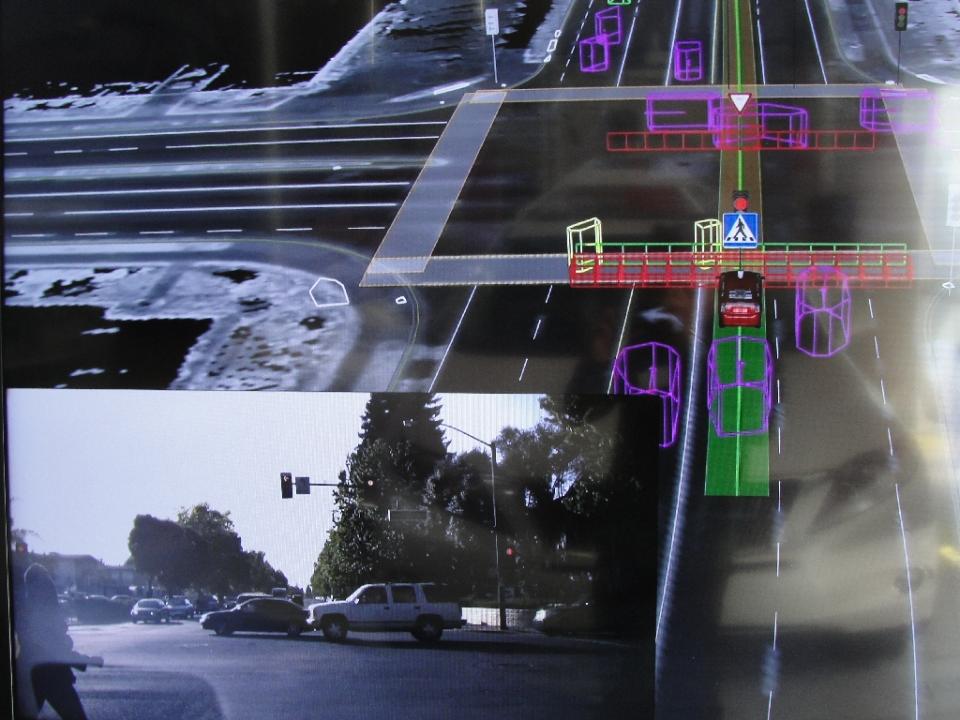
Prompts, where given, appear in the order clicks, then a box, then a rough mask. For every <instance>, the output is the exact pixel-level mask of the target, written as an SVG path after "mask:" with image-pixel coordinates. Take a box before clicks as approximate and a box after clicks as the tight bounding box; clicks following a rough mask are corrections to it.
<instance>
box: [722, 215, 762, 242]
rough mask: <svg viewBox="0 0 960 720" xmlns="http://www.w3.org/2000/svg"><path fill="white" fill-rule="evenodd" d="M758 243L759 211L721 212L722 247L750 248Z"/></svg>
mask: <svg viewBox="0 0 960 720" xmlns="http://www.w3.org/2000/svg"><path fill="white" fill-rule="evenodd" d="M759 244H760V213H755V212H732V213H724V214H723V249H724V250H752V249H753V248H755V247H757V246H758V245H759Z"/></svg>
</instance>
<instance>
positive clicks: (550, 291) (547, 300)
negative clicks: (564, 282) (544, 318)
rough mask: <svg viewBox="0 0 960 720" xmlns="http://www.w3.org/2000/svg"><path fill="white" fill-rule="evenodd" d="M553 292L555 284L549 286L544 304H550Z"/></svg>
mask: <svg viewBox="0 0 960 720" xmlns="http://www.w3.org/2000/svg"><path fill="white" fill-rule="evenodd" d="M552 293H553V285H551V286H550V287H548V288H547V299H546V300H544V301H543V304H544V305H549V304H550V295H551V294H552Z"/></svg>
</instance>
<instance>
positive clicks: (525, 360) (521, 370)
mask: <svg viewBox="0 0 960 720" xmlns="http://www.w3.org/2000/svg"><path fill="white" fill-rule="evenodd" d="M529 361H530V358H524V359H523V367H522V368H520V377H518V378H517V382H523V374H524V373H525V372H526V371H527V363H528V362H529Z"/></svg>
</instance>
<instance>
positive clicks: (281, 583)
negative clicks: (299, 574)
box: [243, 550, 287, 592]
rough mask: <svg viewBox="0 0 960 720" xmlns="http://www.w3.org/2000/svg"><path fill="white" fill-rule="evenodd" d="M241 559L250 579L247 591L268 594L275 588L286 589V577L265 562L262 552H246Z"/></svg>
mask: <svg viewBox="0 0 960 720" xmlns="http://www.w3.org/2000/svg"><path fill="white" fill-rule="evenodd" d="M243 557H244V559H245V561H246V563H247V568H248V575H249V578H250V583H249V584H250V588H249V589H251V590H259V591H261V592H269V591H270V590H271V589H273V588H275V587H283V588H285V587H287V576H286V575H284V574H283V573H282V572H280V571H279V570H275V569H274V568H273V566H272V565H270V563H268V562H267V559H266V557H265V556H264V553H263V551H262V550H254V551H251V552H246V553H244V554H243Z"/></svg>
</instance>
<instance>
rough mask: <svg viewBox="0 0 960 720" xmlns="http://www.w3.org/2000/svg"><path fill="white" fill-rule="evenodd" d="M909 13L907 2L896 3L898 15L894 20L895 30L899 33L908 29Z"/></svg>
mask: <svg viewBox="0 0 960 720" xmlns="http://www.w3.org/2000/svg"><path fill="white" fill-rule="evenodd" d="M907 11H908V6H907V4H906V3H905V2H898V3H896V13H897V14H896V15H895V16H894V19H893V29H894V30H896V31H897V32H903V31H904V30H906V29H907Z"/></svg>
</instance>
